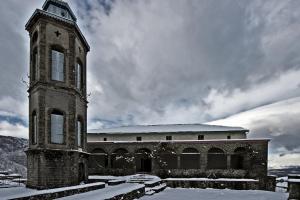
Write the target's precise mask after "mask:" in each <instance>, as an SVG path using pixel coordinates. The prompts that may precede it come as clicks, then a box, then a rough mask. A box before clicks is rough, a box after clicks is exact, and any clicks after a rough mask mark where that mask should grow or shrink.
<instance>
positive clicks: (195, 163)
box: [180, 148, 200, 169]
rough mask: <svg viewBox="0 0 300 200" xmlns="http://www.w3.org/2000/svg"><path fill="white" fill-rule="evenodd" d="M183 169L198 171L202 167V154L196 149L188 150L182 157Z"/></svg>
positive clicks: (185, 150) (184, 151)
mask: <svg viewBox="0 0 300 200" xmlns="http://www.w3.org/2000/svg"><path fill="white" fill-rule="evenodd" d="M180 163H181V164H180V166H181V168H182V169H198V168H199V165H200V154H199V152H198V150H197V149H195V148H186V149H184V150H183V151H182V154H181V157H180Z"/></svg>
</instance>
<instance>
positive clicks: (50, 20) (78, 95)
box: [25, 0, 89, 189]
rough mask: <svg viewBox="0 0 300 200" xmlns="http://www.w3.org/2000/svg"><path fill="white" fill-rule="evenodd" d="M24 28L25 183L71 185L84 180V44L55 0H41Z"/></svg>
mask: <svg viewBox="0 0 300 200" xmlns="http://www.w3.org/2000/svg"><path fill="white" fill-rule="evenodd" d="M25 27H26V30H27V31H28V32H29V36H30V87H29V90H28V93H29V148H28V150H27V151H26V154H27V169H28V175H27V178H28V181H27V187H31V188H37V189H45V188H55V187H62V186H70V185H76V184H79V183H80V182H81V181H85V180H86V179H87V159H88V153H87V152H86V130H87V96H86V56H87V52H88V51H89V45H88V43H87V41H86V40H85V38H84V36H83V35H82V33H81V31H80V29H79V27H78V26H77V24H76V17H75V15H74V13H73V12H72V10H71V8H70V7H69V5H68V4H67V3H66V2H64V1H61V0H46V1H45V3H44V5H43V7H42V9H36V10H35V12H34V13H33V15H32V16H31V17H30V19H29V21H28V22H27V24H26V25H25Z"/></svg>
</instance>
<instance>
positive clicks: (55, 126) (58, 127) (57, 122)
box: [50, 110, 65, 144]
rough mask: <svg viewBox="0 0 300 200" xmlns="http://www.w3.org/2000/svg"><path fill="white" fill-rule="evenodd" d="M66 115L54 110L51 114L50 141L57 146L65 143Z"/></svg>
mask: <svg viewBox="0 0 300 200" xmlns="http://www.w3.org/2000/svg"><path fill="white" fill-rule="evenodd" d="M64 121H65V119H64V113H63V112H61V111H59V110H53V111H52V112H51V114H50V124H51V125H50V141H51V143H55V144H63V143H64Z"/></svg>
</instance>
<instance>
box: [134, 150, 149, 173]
mask: <svg viewBox="0 0 300 200" xmlns="http://www.w3.org/2000/svg"><path fill="white" fill-rule="evenodd" d="M135 165H136V171H137V172H151V171H152V159H151V151H150V150H149V149H146V148H142V149H138V150H137V151H136V152H135Z"/></svg>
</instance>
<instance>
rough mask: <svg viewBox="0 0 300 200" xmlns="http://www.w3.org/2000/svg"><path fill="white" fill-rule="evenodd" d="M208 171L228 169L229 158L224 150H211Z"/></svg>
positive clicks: (208, 158)
mask: <svg viewBox="0 0 300 200" xmlns="http://www.w3.org/2000/svg"><path fill="white" fill-rule="evenodd" d="M207 168H208V169H226V168H227V156H226V154H225V153H224V151H223V150H222V149H219V148H211V149H210V150H209V151H208V154H207Z"/></svg>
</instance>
